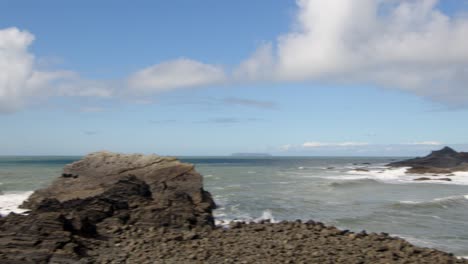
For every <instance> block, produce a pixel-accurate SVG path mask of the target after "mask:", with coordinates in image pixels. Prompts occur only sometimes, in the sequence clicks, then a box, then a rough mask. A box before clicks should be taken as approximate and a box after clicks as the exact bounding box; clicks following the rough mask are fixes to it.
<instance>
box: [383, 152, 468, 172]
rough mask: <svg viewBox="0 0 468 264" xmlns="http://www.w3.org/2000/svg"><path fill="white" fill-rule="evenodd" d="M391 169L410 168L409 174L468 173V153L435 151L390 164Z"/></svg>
mask: <svg viewBox="0 0 468 264" xmlns="http://www.w3.org/2000/svg"><path fill="white" fill-rule="evenodd" d="M388 166H390V167H410V169H409V170H408V171H407V172H408V173H417V174H423V173H435V174H447V173H448V174H450V173H452V172H456V171H468V152H457V151H455V150H453V149H451V148H449V147H444V148H443V149H441V150H438V151H433V152H431V154H429V155H427V156H425V157H421V158H414V159H409V160H403V161H397V162H393V163H390V164H388Z"/></svg>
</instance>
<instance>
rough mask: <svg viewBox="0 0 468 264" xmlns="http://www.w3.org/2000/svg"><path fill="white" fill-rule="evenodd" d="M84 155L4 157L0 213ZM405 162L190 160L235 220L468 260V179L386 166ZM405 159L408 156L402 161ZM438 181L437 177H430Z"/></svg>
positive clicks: (224, 213)
mask: <svg viewBox="0 0 468 264" xmlns="http://www.w3.org/2000/svg"><path fill="white" fill-rule="evenodd" d="M78 159H79V157H0V192H1V193H2V195H0V213H3V214H6V213H8V212H9V211H11V210H16V209H15V208H16V206H17V205H18V204H20V203H21V201H22V200H23V199H25V198H26V197H27V196H28V195H29V194H30V193H31V191H32V190H34V189H37V188H40V187H42V186H45V185H47V184H48V183H50V182H51V181H52V180H53V179H54V178H56V177H58V176H59V175H60V173H61V169H62V167H63V166H64V165H65V164H68V163H70V162H73V161H75V160H78ZM395 159H399V158H381V157H379V158H376V157H362V158H345V157H307V158H300V157H265V158H248V157H182V158H181V160H183V161H185V162H190V163H194V164H196V166H197V170H198V171H199V172H200V173H202V174H203V175H204V181H205V189H207V190H208V191H210V192H211V193H212V194H213V197H214V199H215V201H216V203H217V204H218V209H217V210H216V211H215V216H216V219H217V223H218V224H222V223H223V221H224V222H226V221H231V220H236V219H237V220H257V219H264V218H273V219H274V220H275V221H280V220H295V219H303V220H306V219H314V220H318V221H322V222H324V223H326V224H331V225H336V226H338V227H341V228H345V229H351V230H354V231H360V230H363V229H364V230H367V231H368V232H387V233H390V234H393V235H398V236H401V237H403V238H406V239H408V240H409V241H411V242H413V243H415V244H417V245H420V246H426V247H434V248H438V249H442V250H446V251H450V252H453V253H455V254H456V255H459V256H467V255H468V221H467V220H468V174H467V173H459V174H457V175H456V176H452V177H451V178H452V182H445V181H430V182H415V181H413V179H414V178H416V177H420V176H417V175H407V174H405V169H404V168H403V169H390V168H387V167H385V166H384V165H385V164H387V163H388V162H390V161H392V160H395ZM400 159H401V158H400ZM429 177H432V178H438V177H436V176H432V175H429Z"/></svg>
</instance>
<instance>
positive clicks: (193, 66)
mask: <svg viewBox="0 0 468 264" xmlns="http://www.w3.org/2000/svg"><path fill="white" fill-rule="evenodd" d="M225 80H226V76H225V73H224V70H223V69H222V68H221V67H219V66H214V65H209V64H204V63H201V62H198V61H194V60H190V59H176V60H172V61H166V62H162V63H160V64H156V65H153V66H151V67H148V68H145V69H143V70H140V71H138V72H136V73H134V74H132V75H131V76H130V78H129V79H128V86H129V88H130V89H131V90H133V91H141V92H158V91H166V90H172V89H177V88H187V87H196V86H206V85H213V84H220V83H222V82H224V81H225Z"/></svg>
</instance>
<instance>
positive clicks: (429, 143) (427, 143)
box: [409, 141, 443, 146]
mask: <svg viewBox="0 0 468 264" xmlns="http://www.w3.org/2000/svg"><path fill="white" fill-rule="evenodd" d="M442 144H443V143H442V142H439V141H420V142H413V143H410V144H409V145H424V146H440V145H442Z"/></svg>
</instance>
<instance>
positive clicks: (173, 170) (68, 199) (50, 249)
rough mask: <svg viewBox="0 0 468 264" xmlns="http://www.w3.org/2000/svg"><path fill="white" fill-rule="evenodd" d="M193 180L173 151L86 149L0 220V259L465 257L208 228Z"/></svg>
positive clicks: (309, 225) (204, 201)
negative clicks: (88, 151)
mask: <svg viewBox="0 0 468 264" xmlns="http://www.w3.org/2000/svg"><path fill="white" fill-rule="evenodd" d="M202 181H203V179H202V176H201V175H200V174H199V173H197V172H196V171H195V169H194V166H193V165H191V164H185V163H181V162H179V161H178V160H177V159H175V158H167V157H160V156H156V155H149V156H143V155H123V154H116V153H108V152H99V153H94V154H90V155H88V156H86V157H84V158H83V159H82V160H80V161H77V162H75V163H72V164H70V165H67V166H66V167H65V168H64V170H63V174H62V175H61V176H60V177H59V178H58V179H56V180H55V181H54V182H53V183H52V184H51V185H50V186H49V187H47V188H44V189H41V190H38V191H36V192H34V193H33V194H32V195H31V196H30V197H29V199H28V200H27V201H25V202H24V204H23V205H22V207H23V208H27V209H29V210H30V211H29V212H28V213H27V214H26V215H19V214H10V215H8V216H6V217H3V218H0V263H6V264H8V263H12V264H19V263H468V261H466V260H462V259H457V258H456V257H454V256H453V255H452V254H449V253H445V252H442V251H438V250H435V249H429V248H420V247H416V246H413V245H411V244H410V243H408V242H406V241H404V240H402V239H400V238H394V237H391V236H389V235H388V234H385V233H380V234H376V233H371V234H367V233H366V232H364V231H363V232H360V233H353V232H350V231H348V230H339V229H337V228H335V227H333V226H326V225H324V224H322V223H319V222H314V221H308V222H301V221H299V220H298V221H295V222H281V223H275V224H274V223H270V222H268V221H262V222H260V223H249V224H247V223H242V222H233V223H231V224H230V227H229V228H224V227H217V226H215V225H214V221H213V214H212V210H213V209H214V208H215V203H214V201H213V199H212V198H211V195H210V194H209V193H208V192H206V191H205V190H204V189H203V182H202Z"/></svg>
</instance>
